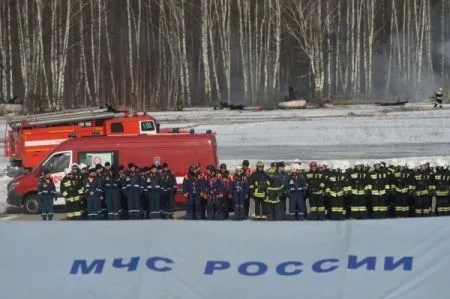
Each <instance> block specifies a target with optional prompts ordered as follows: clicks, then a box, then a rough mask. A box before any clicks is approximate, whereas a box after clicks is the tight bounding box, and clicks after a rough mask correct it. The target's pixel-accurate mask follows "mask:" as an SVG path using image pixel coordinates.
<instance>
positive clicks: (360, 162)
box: [355, 161, 363, 166]
mask: <svg viewBox="0 0 450 299" xmlns="http://www.w3.org/2000/svg"><path fill="white" fill-rule="evenodd" d="M360 165H363V162H362V161H355V166H360Z"/></svg>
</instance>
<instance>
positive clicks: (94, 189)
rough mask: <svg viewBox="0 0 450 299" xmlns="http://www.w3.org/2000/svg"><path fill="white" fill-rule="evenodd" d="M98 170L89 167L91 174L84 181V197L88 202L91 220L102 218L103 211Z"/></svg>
mask: <svg viewBox="0 0 450 299" xmlns="http://www.w3.org/2000/svg"><path fill="white" fill-rule="evenodd" d="M96 176H97V171H96V169H95V168H91V169H89V176H88V177H87V178H86V180H85V181H84V184H83V186H84V188H83V190H84V197H85V198H86V202H87V212H88V219H89V220H96V219H100V217H101V216H100V214H99V213H101V199H100V192H99V190H100V189H101V185H100V181H99V180H98V179H97V177H96Z"/></svg>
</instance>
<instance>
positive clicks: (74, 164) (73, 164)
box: [70, 163, 80, 168]
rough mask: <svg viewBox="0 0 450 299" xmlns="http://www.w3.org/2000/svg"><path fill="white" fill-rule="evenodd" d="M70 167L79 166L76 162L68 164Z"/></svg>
mask: <svg viewBox="0 0 450 299" xmlns="http://www.w3.org/2000/svg"><path fill="white" fill-rule="evenodd" d="M70 167H71V168H73V167H78V168H79V167H80V166H78V164H77V163H72V165H70Z"/></svg>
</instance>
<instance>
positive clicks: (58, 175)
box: [42, 151, 72, 193]
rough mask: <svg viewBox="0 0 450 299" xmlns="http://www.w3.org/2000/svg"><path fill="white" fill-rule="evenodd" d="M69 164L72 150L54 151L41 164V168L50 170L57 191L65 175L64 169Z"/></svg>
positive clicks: (68, 166)
mask: <svg viewBox="0 0 450 299" xmlns="http://www.w3.org/2000/svg"><path fill="white" fill-rule="evenodd" d="M71 164H72V151H67V152H57V153H54V154H53V155H51V156H50V157H49V158H48V159H47V161H45V162H44V163H43V164H42V168H45V169H48V170H49V171H50V174H51V177H52V178H53V181H54V182H55V187H56V192H57V193H59V191H60V185H61V180H62V178H63V177H64V175H65V174H64V169H66V168H70V165H71Z"/></svg>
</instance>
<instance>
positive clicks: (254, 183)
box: [183, 160, 450, 220]
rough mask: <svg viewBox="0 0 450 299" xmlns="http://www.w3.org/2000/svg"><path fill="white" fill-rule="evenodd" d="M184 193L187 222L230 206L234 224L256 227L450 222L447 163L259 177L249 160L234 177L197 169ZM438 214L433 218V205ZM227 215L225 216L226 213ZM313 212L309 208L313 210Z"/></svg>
mask: <svg viewBox="0 0 450 299" xmlns="http://www.w3.org/2000/svg"><path fill="white" fill-rule="evenodd" d="M183 190H184V192H185V196H186V197H187V199H188V209H187V215H186V216H187V219H216V220H221V219H223V218H224V213H226V212H227V209H226V207H227V203H226V202H227V199H231V200H232V202H233V205H234V206H233V208H234V219H236V220H242V219H246V218H248V216H249V210H250V209H249V206H250V203H254V215H251V216H252V218H253V219H254V220H305V219H309V220H325V219H330V220H343V219H350V218H352V219H367V218H373V219H380V218H388V217H389V218H393V217H424V216H431V215H432V214H433V213H434V214H435V215H437V216H444V215H450V201H449V199H450V198H449V190H450V171H449V169H448V165H447V163H446V162H445V161H440V162H439V163H438V165H436V166H435V167H430V164H429V163H428V162H423V163H420V165H412V164H411V165H406V162H404V161H403V162H402V161H400V162H399V163H398V165H386V164H385V163H384V162H380V163H375V164H374V165H373V166H368V165H364V163H362V162H357V163H356V165H355V166H354V167H350V166H349V165H346V164H344V163H342V164H340V165H333V167H331V168H329V167H328V166H327V165H325V164H322V165H318V163H316V162H315V161H312V162H310V163H309V167H304V166H303V165H301V163H300V162H294V163H293V164H292V165H285V164H284V163H283V162H274V163H272V164H271V165H270V167H269V168H268V169H267V170H265V168H264V164H263V163H262V162H258V163H257V164H256V169H255V170H254V171H252V170H251V169H250V168H249V163H248V161H247V160H244V161H243V163H242V166H238V167H236V170H235V173H234V175H232V176H231V175H229V174H228V172H226V166H225V165H222V166H221V167H220V170H215V169H214V167H212V166H210V167H207V170H206V174H202V173H201V172H200V168H199V167H198V165H192V166H191V167H190V169H189V174H188V175H187V176H186V177H185V179H184V183H183ZM433 198H435V200H436V209H435V211H432V200H433ZM224 207H225V208H224ZM307 207H308V208H307Z"/></svg>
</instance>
